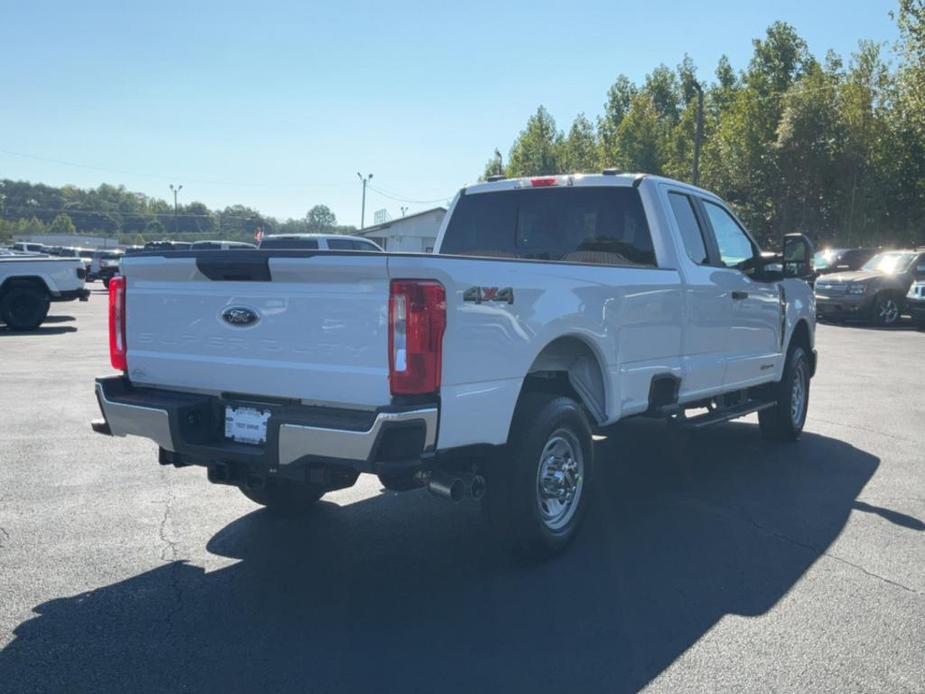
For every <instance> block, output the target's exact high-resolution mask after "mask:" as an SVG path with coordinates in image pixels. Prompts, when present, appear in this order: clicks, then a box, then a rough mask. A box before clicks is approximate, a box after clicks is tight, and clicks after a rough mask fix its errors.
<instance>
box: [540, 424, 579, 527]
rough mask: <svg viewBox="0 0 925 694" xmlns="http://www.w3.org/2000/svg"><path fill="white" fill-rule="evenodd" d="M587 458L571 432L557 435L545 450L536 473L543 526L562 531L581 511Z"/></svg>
mask: <svg viewBox="0 0 925 694" xmlns="http://www.w3.org/2000/svg"><path fill="white" fill-rule="evenodd" d="M584 467H585V464H584V454H583V453H582V450H581V444H580V443H579V442H578V439H577V438H576V437H575V436H574V434H572V433H571V432H570V431H566V430H565V429H559V430H557V431H555V432H554V433H553V434H552V435H551V436H550V437H549V439H548V440H547V441H546V445H545V446H543V452H542V453H541V454H540V464H539V467H538V469H537V473H536V502H537V506H538V507H539V510H540V517H541V518H542V520H543V524H544V525H545V526H546V527H547V528H549V529H550V530H561V529H562V528H564V527H565V526H566V525H568V524H569V522H571V520H572V518H574V517H575V512H576V511H577V510H578V504H579V502H580V500H581V492H582V488H583V487H584Z"/></svg>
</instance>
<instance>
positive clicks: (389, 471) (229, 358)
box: [93, 172, 816, 553]
mask: <svg viewBox="0 0 925 694" xmlns="http://www.w3.org/2000/svg"><path fill="white" fill-rule="evenodd" d="M784 245H785V248H784V249H783V253H782V254H781V255H780V256H778V257H777V258H768V257H767V254H765V255H762V253H761V252H760V250H759V248H758V246H757V244H756V243H755V241H754V240H753V239H752V237H751V236H750V235H749V233H748V232H747V231H746V230H745V228H744V227H743V226H742V225H741V224H740V223H739V222H738V221H737V220H736V218H735V217H734V216H733V215H732V213H731V212H730V211H729V209H728V208H727V207H726V206H725V205H724V204H723V202H722V201H721V200H720V199H719V198H717V197H716V196H715V195H713V194H711V193H709V192H707V191H705V190H701V189H699V188H694V187H691V186H689V185H685V184H682V183H678V182H676V181H672V180H668V179H664V178H659V177H655V176H647V175H619V174H614V173H610V172H605V173H604V174H602V175H574V176H549V177H542V178H528V179H517V180H501V181H492V182H487V183H478V184H475V185H471V186H468V187H466V188H464V189H463V190H461V191H460V192H459V194H458V195H457V196H456V198H455V200H454V201H453V203H452V206H451V208H450V211H449V213H448V214H447V216H446V219H445V221H444V223H443V226H442V228H441V230H440V232H439V236H438V238H437V245H436V253H435V254H426V255H424V254H393V253H367V252H358V251H353V252H330V251H327V252H326V251H304V250H303V251H300V250H256V251H238V252H235V253H226V252H221V251H204V252H193V251H178V252H158V251H154V252H148V253H139V254H136V255H131V256H126V257H125V258H124V260H123V266H122V270H123V273H124V276H123V277H118V278H116V279H115V280H113V282H112V283H111V285H110V292H111V293H110V306H111V312H110V318H111V321H110V323H111V340H110V347H111V358H112V364H113V366H114V367H115V368H116V369H117V370H119V371H122V372H123V374H122V375H119V376H114V377H109V378H101V379H98V380H97V382H96V394H97V398H98V400H99V404H100V408H101V409H102V412H103V416H104V419H103V420H98V421H96V422H94V423H93V428H94V430H96V431H98V432H100V433H104V434H110V435H115V436H124V435H137V436H143V437H147V438H149V439H152V440H153V441H154V442H156V443H157V445H158V446H159V447H160V454H159V460H160V462H161V463H162V464H165V465H169V464H172V465H175V466H185V465H201V466H205V467H207V468H208V476H209V479H210V480H211V481H212V482H216V483H225V484H232V485H235V486H238V487H239V488H240V489H241V491H242V492H243V493H244V494H245V495H246V496H248V497H249V498H250V499H252V500H254V501H256V502H257V503H260V504H263V505H265V506H268V507H270V508H272V509H277V510H280V511H293V510H298V509H302V508H304V507H306V506H307V505H309V504H310V503H312V502H314V501H317V500H318V499H319V498H320V497H321V496H322V495H323V494H324V493H325V492H327V491H330V490H334V489H340V488H344V487H348V486H351V485H353V484H354V482H355V481H356V479H357V476H358V475H359V473H361V472H366V473H373V474H376V475H378V476H379V479H380V480H381V482H382V484H383V485H384V486H385V487H386V488H388V489H394V490H404V489H413V488H416V487H423V486H426V487H428V488H429V489H430V490H431V491H433V492H435V493H437V494H439V495H442V496H445V497H447V498H452V499H459V498H461V497H464V496H470V497H473V498H477V499H481V500H482V503H483V504H484V506H485V508H486V510H487V512H488V515H489V517H490V518H492V519H493V520H494V521H495V522H496V523H497V529H498V534H499V535H500V536H502V537H504V538H505V539H506V540H508V541H509V543H510V545H511V546H513V547H514V548H517V549H518V550H521V551H525V552H531V553H551V552H555V551H557V550H560V549H562V548H563V547H564V546H565V545H566V544H567V543H568V541H569V540H570V539H571V538H572V537H573V535H574V534H575V531H576V529H577V528H578V526H579V523H580V521H581V518H582V516H583V515H584V511H585V509H586V507H587V505H588V499H589V497H590V496H591V495H590V493H589V492H590V488H591V486H592V485H593V484H594V479H595V477H594V466H595V461H594V451H593V447H592V432H594V431H597V430H601V429H603V428H605V427H607V426H608V425H611V424H614V423H615V422H617V421H619V420H621V419H624V418H626V417H631V416H636V415H648V416H659V417H666V418H669V419H670V420H671V421H672V422H674V423H675V425H677V426H683V427H700V426H705V425H707V424H712V423H716V422H721V421H726V420H728V419H732V418H735V417H740V416H743V415H746V414H749V413H752V412H758V413H759V415H758V416H759V420H760V424H761V432H762V434H764V435H765V437H767V438H770V439H777V440H794V439H796V438H797V437H798V436H799V434H800V431H801V429H802V427H803V423H804V420H805V417H806V410H807V405H808V398H809V385H810V378H811V377H812V375H813V374H814V372H815V368H816V353H815V350H814V348H813V342H814V331H815V307H814V298H813V293H812V291H811V289H810V288H809V286H808V285H807V284H806V283H805V282H804V281H802V280H800V279H798V276H801V274H803V273H809V272H811V269H810V267H809V263H808V262H807V261H809V260H810V259H811V258H812V248H811V246H810V244H809V242H808V240H806V239H805V238H804V237H788V238H787V239H786V241H785V244H784ZM785 274H786V275H788V276H787V277H785ZM695 409H699V410H701V413H700V414H693V413H692V411H693V410H695ZM600 462H601V463H604V462H606V461H600Z"/></svg>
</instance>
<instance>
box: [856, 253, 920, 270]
mask: <svg viewBox="0 0 925 694" xmlns="http://www.w3.org/2000/svg"><path fill="white" fill-rule="evenodd" d="M915 257H916V254H915V253H909V252H903V251H890V252H887V253H878V254H877V255H875V256H874V257H873V258H871V259H870V260H868V261H867V262H866V263H864V267H863V269H864V270H868V271H871V272H885V273H887V274H888V275H895V274H897V273H899V272H905V271H906V269H907V268H908V267H909V265H910V264H911V263H912V261H913V260H915Z"/></svg>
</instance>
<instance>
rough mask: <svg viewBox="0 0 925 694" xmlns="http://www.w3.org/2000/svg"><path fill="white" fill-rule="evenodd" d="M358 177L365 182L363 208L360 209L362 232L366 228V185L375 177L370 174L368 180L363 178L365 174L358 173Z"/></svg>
mask: <svg viewBox="0 0 925 694" xmlns="http://www.w3.org/2000/svg"><path fill="white" fill-rule="evenodd" d="M357 176H359V178H360V180H361V181H362V182H363V206H362V208H360V230H361V231H362V230H363V229H364V228H365V227H366V184H367V183H368V182H369V179H371V178H372V177H373V175H372V174H369V175H368V176H367V177H366V178H363V174H361V173H360V172H359V171H357Z"/></svg>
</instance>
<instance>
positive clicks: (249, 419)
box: [225, 407, 270, 445]
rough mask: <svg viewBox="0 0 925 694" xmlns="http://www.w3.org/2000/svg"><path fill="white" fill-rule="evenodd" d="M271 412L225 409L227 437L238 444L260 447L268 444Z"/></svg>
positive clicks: (238, 408)
mask: <svg viewBox="0 0 925 694" xmlns="http://www.w3.org/2000/svg"><path fill="white" fill-rule="evenodd" d="M269 418H270V411H269V410H258V409H256V408H254V407H226V408H225V437H226V438H229V439H232V440H234V441H237V442H238V443H249V444H252V445H260V444H262V443H266V442H267V420H268V419H269Z"/></svg>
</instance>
